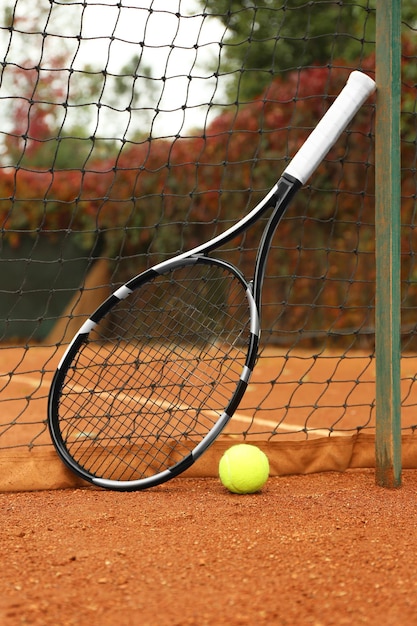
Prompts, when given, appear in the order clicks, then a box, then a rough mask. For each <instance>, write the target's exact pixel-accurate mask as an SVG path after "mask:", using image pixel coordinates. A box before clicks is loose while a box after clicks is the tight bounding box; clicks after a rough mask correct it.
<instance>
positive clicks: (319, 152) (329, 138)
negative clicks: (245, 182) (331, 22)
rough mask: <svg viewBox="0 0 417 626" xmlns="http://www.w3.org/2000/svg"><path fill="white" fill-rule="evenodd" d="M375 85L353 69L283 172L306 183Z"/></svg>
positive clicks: (370, 79) (367, 77)
mask: <svg viewBox="0 0 417 626" xmlns="http://www.w3.org/2000/svg"><path fill="white" fill-rule="evenodd" d="M375 88H376V85H375V81H373V80H372V78H370V77H369V76H367V75H366V74H363V73H362V72H359V71H357V70H355V71H354V72H352V73H351V74H350V76H349V78H348V80H347V83H346V85H345V86H344V88H343V89H342V91H341V92H340V94H339V95H338V97H337V98H336V100H335V101H334V102H333V104H332V105H331V107H330V108H329V110H328V111H327V112H326V113H325V114H324V116H323V117H322V119H321V120H320V122H319V123H318V124H317V126H316V128H315V129H314V130H313V131H312V133H311V135H310V136H309V137H308V138H307V139H306V141H305V142H304V144H303V145H302V146H301V148H300V149H299V151H298V152H297V153H296V154H295V156H294V158H293V159H292V160H291V162H290V163H289V164H288V166H287V168H286V169H285V171H284V174H289V175H290V176H293V177H294V178H296V179H297V180H299V181H300V182H301V183H305V182H306V181H307V180H308V179H309V178H310V176H311V174H312V173H313V172H314V170H315V169H316V168H317V167H318V166H319V165H320V163H321V162H322V160H323V159H324V157H325V156H326V154H327V153H328V152H329V150H330V148H331V147H332V146H333V145H334V144H335V143H336V141H337V139H338V138H339V137H340V135H341V134H342V132H343V131H344V130H345V128H346V126H347V125H348V124H349V122H350V121H351V119H352V118H353V116H354V115H355V114H356V113H357V112H358V111H359V109H360V108H361V106H362V104H363V103H364V102H365V100H367V98H368V97H369V96H370V95H371V93H373V92H374V91H375Z"/></svg>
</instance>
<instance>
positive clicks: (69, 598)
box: [0, 470, 417, 626]
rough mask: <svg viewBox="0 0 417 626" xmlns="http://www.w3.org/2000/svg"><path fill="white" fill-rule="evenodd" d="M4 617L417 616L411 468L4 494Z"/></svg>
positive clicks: (191, 621) (416, 620) (13, 622)
mask: <svg viewBox="0 0 417 626" xmlns="http://www.w3.org/2000/svg"><path fill="white" fill-rule="evenodd" d="M0 507H1V515H0V525H1V534H0V536H1V554H2V575H1V578H0V623H1V624H2V626H17V625H21V624H32V625H33V626H49V625H51V626H52V625H53V626H56V625H57V624H59V625H60V626H69V625H77V626H84V625H85V626H87V625H88V626H95V625H97V626H98V625H100V626H107V625H108V626H110V625H111V626H113V625H114V624H120V625H121V626H130V625H132V626H136V625H137V624H141V625H142V626H155V625H158V626H180V625H181V626H182V625H193V626H205V625H210V626H217V625H218V626H221V625H228V626H229V625H246V624H250V625H252V624H268V625H275V624H277V625H282V626H287V625H288V626H295V625H297V626H303V625H314V626H331V625H344V624H346V625H348V624H349V625H351V624H355V625H358V624H372V625H375V626H388V625H389V626H400V625H403V624H404V625H405V624H407V626H408V625H411V626H412V625H413V624H417V593H416V592H417V589H416V587H417V582H416V571H417V552H416V549H415V546H416V539H417V531H416V523H415V518H416V512H417V472H415V471H407V472H404V476H403V486H402V487H401V488H400V489H396V490H385V489H382V488H381V487H377V486H375V480H374V472H373V471H371V470H369V471H352V472H347V473H344V474H337V473H327V474H314V475H310V476H291V477H285V478H272V479H270V480H269V481H268V483H267V485H266V486H265V488H264V489H263V491H262V492H261V493H259V494H254V495H250V496H238V495H232V494H229V493H228V492H227V491H226V490H225V489H224V488H223V487H222V486H221V485H220V483H219V481H218V480H217V479H216V478H208V479H199V480H198V479H185V478H177V479H175V480H173V481H171V482H170V483H167V484H165V485H162V486H160V487H157V488H155V489H152V490H148V491H142V492H137V493H116V492H102V491H98V490H92V489H79V490H64V491H60V490H58V491H43V492H33V493H3V494H0Z"/></svg>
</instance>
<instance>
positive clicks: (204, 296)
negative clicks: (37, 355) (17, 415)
mask: <svg viewBox="0 0 417 626" xmlns="http://www.w3.org/2000/svg"><path fill="white" fill-rule="evenodd" d="M249 329H250V309H249V304H248V300H247V297H246V292H245V286H244V285H243V284H242V282H241V281H240V280H238V279H237V277H236V276H235V275H234V274H233V273H231V272H230V271H227V270H225V269H224V268H223V267H219V266H217V265H211V264H207V265H200V264H197V266H192V267H186V268H179V269H177V270H174V271H171V272H170V273H169V274H167V275H163V276H160V277H158V278H156V279H154V280H153V281H151V282H149V283H146V284H145V285H143V286H142V287H140V288H139V289H138V290H137V291H136V292H134V293H133V294H132V295H131V296H129V297H128V298H127V299H126V300H125V301H121V302H120V303H119V304H118V305H117V306H116V307H114V309H113V310H112V311H111V317H110V318H109V319H103V320H102V322H100V324H99V325H98V327H97V329H96V330H95V332H94V335H92V336H91V337H90V338H89V340H88V342H87V343H85V344H83V345H82V346H81V348H80V351H79V353H78V354H77V357H76V358H75V359H74V361H73V363H72V365H71V366H70V368H69V369H68V372H67V377H66V380H65V383H64V387H63V390H62V397H61V407H60V410H61V431H62V435H63V438H64V441H65V443H66V446H67V449H68V450H69V452H70V454H71V456H72V457H73V458H75V460H77V462H78V463H80V464H81V465H82V466H83V467H86V468H87V469H88V471H89V472H91V473H92V474H94V473H95V472H97V473H99V474H100V476H102V477H106V478H109V479H115V477H116V479H118V480H133V479H137V478H142V477H146V476H147V475H153V474H155V472H156V471H162V470H164V469H166V468H167V467H171V466H172V464H173V463H174V462H177V461H178V460H181V459H182V458H184V456H186V454H188V452H189V450H190V449H192V447H193V446H194V445H195V443H196V442H197V443H198V442H199V441H201V439H202V438H203V437H204V436H205V435H206V434H207V433H208V432H209V431H210V430H211V428H212V427H213V426H214V424H215V423H216V422H217V421H218V419H219V416H220V415H221V414H222V412H223V411H224V409H225V408H226V406H227V404H228V402H229V401H230V399H231V397H232V396H233V393H234V391H235V389H236V386H237V383H238V381H239V378H240V375H241V372H242V368H243V366H244V364H245V359H246V354H247V347H248V341H249V332H250V331H249Z"/></svg>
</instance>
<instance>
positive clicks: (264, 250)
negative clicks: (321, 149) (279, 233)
mask: <svg viewBox="0 0 417 626" xmlns="http://www.w3.org/2000/svg"><path fill="white" fill-rule="evenodd" d="M300 187H301V182H300V181H299V180H297V179H296V178H294V177H293V176H290V175H289V174H283V175H282V176H281V178H280V179H279V181H278V183H277V186H276V191H275V194H274V196H273V200H274V202H275V208H274V210H273V212H272V214H271V216H270V218H269V220H268V223H267V225H266V227H265V230H264V232H263V234H262V237H261V241H260V243H259V248H258V253H257V255H256V261H255V271H254V274H253V281H252V292H253V298H254V301H255V304H256V307H257V309H258V312H259V317H260V314H261V296H262V286H263V281H264V277H265V270H266V264H267V261H268V254H269V250H270V248H271V243H272V239H273V237H274V235H275V231H276V229H277V227H278V224H279V223H280V221H281V218H282V217H283V215H284V213H285V212H286V210H287V208H288V207H289V205H290V202H291V200H292V199H293V197H294V196H295V194H296V193H297V191H298V190H299V189H300Z"/></svg>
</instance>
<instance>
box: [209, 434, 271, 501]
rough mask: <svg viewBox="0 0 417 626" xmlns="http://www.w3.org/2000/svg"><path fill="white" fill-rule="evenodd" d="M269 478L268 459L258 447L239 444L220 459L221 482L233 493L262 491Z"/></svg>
mask: <svg viewBox="0 0 417 626" xmlns="http://www.w3.org/2000/svg"><path fill="white" fill-rule="evenodd" d="M268 476H269V461H268V457H267V456H266V454H265V453H264V452H262V450H260V449H259V448H257V447H256V446H252V445H249V444H246V443H239V444H237V445H235V446H232V447H231V448H229V449H228V450H226V452H225V453H224V454H223V456H222V458H221V459H220V463H219V477H220V481H221V483H222V484H223V485H224V486H225V487H226V488H227V489H228V490H229V491H231V492H232V493H241V494H242V493H255V491H260V490H261V489H262V487H263V486H264V484H265V483H266V481H267V480H268Z"/></svg>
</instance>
